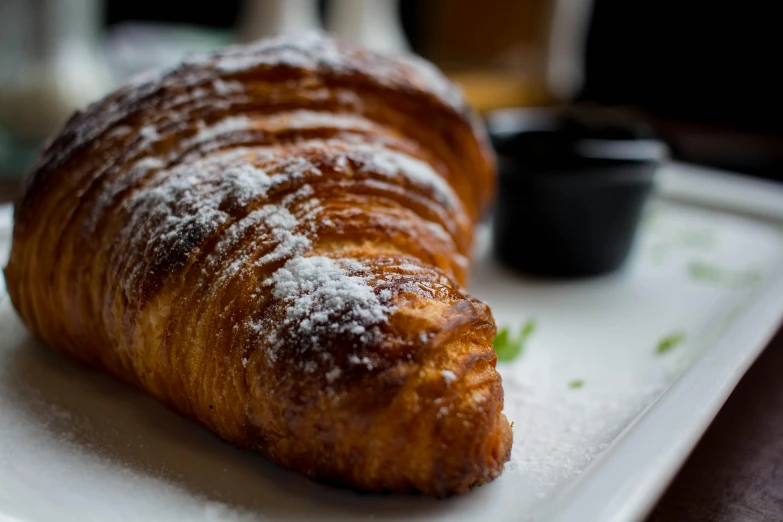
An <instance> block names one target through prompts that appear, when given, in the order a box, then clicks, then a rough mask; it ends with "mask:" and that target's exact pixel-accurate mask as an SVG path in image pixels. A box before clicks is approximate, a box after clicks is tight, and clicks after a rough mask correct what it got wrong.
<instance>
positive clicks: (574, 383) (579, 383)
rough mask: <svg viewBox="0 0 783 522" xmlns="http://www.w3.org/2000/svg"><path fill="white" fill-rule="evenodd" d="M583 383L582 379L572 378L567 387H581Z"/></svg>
mask: <svg viewBox="0 0 783 522" xmlns="http://www.w3.org/2000/svg"><path fill="white" fill-rule="evenodd" d="M584 385H585V381H583V380H582V379H574V380H573V381H571V382H569V383H568V387H569V388H573V389H577V388H581V387H582V386H584Z"/></svg>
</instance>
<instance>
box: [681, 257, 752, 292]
mask: <svg viewBox="0 0 783 522" xmlns="http://www.w3.org/2000/svg"><path fill="white" fill-rule="evenodd" d="M688 275H690V276H691V279H693V280H694V281H698V282H701V283H708V284H713V285H719V286H728V287H734V288H736V287H742V286H749V285H752V284H755V283H758V282H759V281H761V279H762V273H761V271H760V270H758V269H755V268H749V269H747V270H728V269H726V268H722V267H720V266H717V265H714V264H712V263H707V262H706V261H692V262H691V263H690V264H689V265H688Z"/></svg>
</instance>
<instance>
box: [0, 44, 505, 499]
mask: <svg viewBox="0 0 783 522" xmlns="http://www.w3.org/2000/svg"><path fill="white" fill-rule="evenodd" d="M493 182H494V165H493V158H492V155H491V153H490V151H489V149H488V146H487V143H486V139H485V137H484V135H483V134H482V130H481V128H480V126H478V125H477V124H476V123H475V119H474V117H473V115H472V114H471V113H470V112H469V111H468V110H467V109H466V108H465V107H464V105H463V103H462V100H461V98H460V96H459V94H458V93H457V92H456V91H455V90H454V88H453V87H452V86H451V85H450V84H449V83H448V82H447V81H446V80H445V79H444V78H443V77H442V76H441V75H440V73H438V72H437V71H436V70H435V69H434V68H433V67H432V66H431V65H429V64H427V63H425V62H423V61H421V60H419V59H416V58H412V57H410V58H389V57H385V56H381V55H376V54H372V53H369V52H366V51H362V50H359V49H357V48H354V47H351V46H348V45H344V44H341V43H337V42H335V41H333V40H331V39H329V38H326V37H322V36H310V37H305V38H298V39H284V38H283V39H275V40H267V41H262V42H259V43H257V44H253V45H250V46H246V47H235V48H229V49H227V50H225V51H221V52H219V53H215V54H210V55H200V56H193V57H191V58H189V59H187V60H186V61H185V62H184V63H183V64H181V65H180V66H178V67H176V68H174V69H171V70H169V71H164V72H162V73H157V74H152V75H145V76H143V77H139V78H136V79H134V80H133V81H132V82H130V83H128V84H126V85H124V86H123V87H121V88H119V89H118V90H116V91H115V92H113V93H111V94H110V95H108V96H107V97H106V98H104V99H103V100H101V101H99V102H96V103H95V104H93V105H91V106H90V107H88V108H87V109H86V110H84V111H81V112H79V113H77V114H76V115H75V116H74V117H73V118H72V119H71V120H70V121H69V122H68V124H67V125H66V126H65V128H64V129H63V130H62V131H61V133H60V134H59V135H58V136H57V137H56V138H55V139H54V140H53V141H52V142H51V143H50V144H49V145H48V146H47V148H46V149H45V150H44V151H43V153H42V155H41V157H40V159H39V161H38V163H37V165H36V166H35V168H34V169H33V171H32V172H31V174H30V176H29V177H28V179H27V183H26V187H25V192H24V195H23V197H22V198H21V199H20V201H19V202H18V204H17V207H16V214H15V224H14V237H13V247H12V252H11V258H10V261H9V264H8V266H7V267H6V269H5V274H6V279H7V287H8V291H9V293H10V295H11V298H12V300H13V303H14V305H15V307H16V309H17V310H18V312H19V314H20V315H21V316H22V318H23V319H24V321H25V322H26V324H27V325H28V327H29V328H30V329H31V330H32V331H33V332H34V333H35V334H36V335H37V336H39V337H40V338H41V339H42V340H44V341H45V342H46V343H47V344H49V345H50V346H52V347H53V348H55V349H57V350H58V351H60V352H62V353H65V354H67V355H68V356H70V357H73V358H75V359H77V360H79V361H81V362H83V363H85V364H88V365H91V366H94V367H96V368H100V369H102V370H104V371H106V372H108V373H110V374H112V375H114V376H116V377H118V378H120V379H123V380H125V381H127V382H130V383H133V384H134V385H136V386H138V387H139V388H140V389H142V390H144V391H146V392H147V393H150V394H152V395H154V396H155V397H157V398H158V399H159V400H161V401H162V402H164V403H165V404H167V405H168V406H169V407H171V408H172V409H174V410H176V411H178V412H180V413H182V414H184V415H187V416H188V417H190V418H192V419H195V420H197V421H198V422H200V423H201V424H203V425H205V426H206V427H208V428H209V429H211V430H213V431H215V432H216V433H217V434H218V435H220V436H221V437H223V438H224V439H226V440H227V441H229V442H232V443H234V444H236V445H238V446H242V447H247V448H252V449H255V450H257V451H259V452H261V453H262V454H263V455H265V456H266V457H267V458H268V459H270V460H272V461H274V462H276V463H279V464H281V465H283V466H287V467H289V468H291V469H294V470H296V471H298V472H300V473H303V474H305V475H307V476H308V477H311V478H313V479H315V480H319V481H324V482H329V483H339V484H344V485H347V486H350V487H353V488H357V489H361V490H368V491H395V492H415V491H419V492H424V493H427V494H432V495H437V496H445V495H451V494H456V493H464V492H466V491H468V490H469V489H471V488H472V487H474V486H476V485H479V484H482V483H485V482H488V481H490V480H492V479H493V478H495V477H496V476H498V475H499V474H500V473H501V471H502V469H503V464H504V463H505V462H506V461H507V460H508V457H509V452H510V449H511V430H510V427H509V424H508V421H507V420H506V418H505V417H504V416H503V415H502V413H501V410H502V408H503V389H502V386H501V380H500V376H499V375H498V373H497V372H496V370H495V362H496V357H495V353H494V351H493V349H492V339H493V337H494V335H495V324H494V321H493V319H492V316H491V313H490V310H489V308H488V307H487V306H486V305H485V304H484V303H482V302H480V301H477V300H476V299H473V298H472V297H470V296H469V295H467V294H466V293H465V291H464V290H463V286H462V285H463V284H464V283H465V279H466V274H467V268H468V266H467V261H466V260H467V257H466V256H468V254H469V252H470V246H471V235H472V227H473V224H474V222H475V221H476V220H477V219H478V217H479V216H480V214H481V212H482V211H483V210H484V208H485V206H486V204H487V202H488V200H489V199H490V197H491V192H492V187H493Z"/></svg>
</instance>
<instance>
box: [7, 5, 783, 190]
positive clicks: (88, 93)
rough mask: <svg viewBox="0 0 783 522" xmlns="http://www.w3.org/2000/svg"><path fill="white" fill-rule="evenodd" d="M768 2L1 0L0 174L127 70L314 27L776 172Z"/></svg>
mask: <svg viewBox="0 0 783 522" xmlns="http://www.w3.org/2000/svg"><path fill="white" fill-rule="evenodd" d="M774 12H776V9H775V2H762V1H760V0H759V1H755V0H745V1H744V2H742V3H739V4H737V3H726V4H721V3H716V2H708V1H696V0H694V1H689V2H681V1H675V0H635V1H633V2H628V1H623V0H516V1H503V0H484V1H482V2H476V1H475V0H426V1H417V0H399V1H395V0H321V1H317V0H224V1H221V2H160V1H155V0H136V1H133V2H130V1H122V0H0V183H5V184H6V185H7V184H9V183H14V180H16V179H18V178H19V176H21V174H22V173H23V172H24V171H25V169H26V168H27V167H28V165H29V164H30V162H31V160H32V158H33V157H34V155H35V153H36V152H37V150H38V149H39V147H40V145H41V143H42V142H43V140H44V139H45V138H46V137H47V136H49V135H50V134H51V133H53V132H54V131H56V130H57V128H58V127H59V125H61V124H62V123H63V122H64V120H65V119H67V117H68V115H70V114H71V113H72V111H73V110H74V109H76V108H78V107H81V106H83V105H85V104H86V103H89V102H90V101H92V100H94V99H96V98H98V97H100V96H101V95H102V94H104V93H105V92H107V91H108V90H109V89H111V88H112V86H114V85H116V84H117V83H118V82H120V81H122V80H123V79H124V78H126V77H128V76H130V75H132V74H134V73H136V72H139V71H141V70H143V69H147V68H149V67H154V66H161V65H169V64H172V63H174V62H176V61H177V60H178V59H180V58H181V57H182V56H183V55H184V54H185V53H187V52H192V51H202V50H208V49H214V48H219V47H222V46H225V45H228V44H231V43H236V42H241V41H248V40H252V39H255V38H259V37H263V36H267V35H271V34H275V33H281V32H282V33H285V32H297V31H307V30H312V29H317V28H325V29H327V30H329V31H332V32H335V33H337V34H338V35H340V36H341V37H343V38H346V39H349V40H354V41H357V42H359V43H361V44H363V45H366V46H368V47H371V48H374V49H379V50H384V51H392V52H398V51H413V52H416V53H419V54H421V55H423V56H424V57H426V58H429V59H431V60H433V61H434V62H436V63H437V64H438V65H439V66H441V67H442V68H443V69H444V70H445V71H446V72H447V74H448V75H449V76H450V77H452V78H453V79H454V80H455V81H457V82H458V83H460V84H461V86H462V87H463V89H464V91H465V93H466V96H467V98H468V100H469V101H470V103H471V104H472V105H473V106H474V107H476V108H477V109H478V110H479V111H482V112H486V111H488V110H491V109H497V108H501V107H512V106H523V107H531V106H549V105H558V106H559V105H568V104H577V105H584V104H587V105H591V106H592V105H603V106H611V107H619V108H622V109H623V110H624V111H626V112H627V113H629V114H633V115H634V116H635V117H638V118H640V119H643V120H645V121H646V122H648V123H650V124H651V125H652V126H653V128H654V129H655V130H656V132H657V133H658V134H659V135H660V136H661V137H662V138H663V139H664V140H665V141H666V142H667V143H668V144H669V146H670V148H671V151H672V154H673V156H674V157H675V158H676V159H680V160H683V161H689V162H694V163H700V164H705V165H709V166H714V167H719V168H725V169H729V170H733V171H737V172H741V173H745V174H748V175H754V176H761V177H766V178H771V179H777V180H781V179H783V168H781V167H783V125H781V116H783V114H781V113H782V112H783V103H781V99H780V98H781V93H783V80H781V79H780V78H781V76H780V75H779V74H778V71H777V69H779V67H780V59H779V55H780V51H781V49H783V45H782V44H783V41H782V40H783V37H782V36H781V32H780V31H779V30H777V27H775V26H774V25H776V24H777V18H776V17H775V16H774V14H773V13H774Z"/></svg>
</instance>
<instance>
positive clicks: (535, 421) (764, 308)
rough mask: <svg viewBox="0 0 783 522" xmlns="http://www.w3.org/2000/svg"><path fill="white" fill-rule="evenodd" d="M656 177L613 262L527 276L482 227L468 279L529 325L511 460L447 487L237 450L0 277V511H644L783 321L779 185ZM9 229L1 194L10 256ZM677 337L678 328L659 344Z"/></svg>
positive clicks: (420, 516)
mask: <svg viewBox="0 0 783 522" xmlns="http://www.w3.org/2000/svg"><path fill="white" fill-rule="evenodd" d="M660 185H661V187H660V194H662V195H663V197H658V198H656V200H654V201H653V202H652V204H651V205H650V208H649V209H648V213H647V215H646V218H645V221H644V224H643V227H642V230H641V234H640V237H639V240H638V242H637V245H636V248H635V251H634V253H633V255H632V257H631V259H630V261H629V263H628V264H627V266H626V268H625V269H624V270H623V271H621V272H619V273H616V274H613V275H610V276H606V277H601V278H594V279H589V280H581V281H573V282H562V281H560V282H558V281H548V280H535V279H530V278H525V277H522V276H520V275H518V274H515V273H513V272H512V271H510V270H508V269H506V268H504V267H502V266H500V265H499V264H498V263H497V262H496V261H495V260H494V259H493V258H492V256H491V245H489V240H488V234H487V230H486V229H483V230H482V231H481V232H480V234H479V238H478V241H477V243H478V244H477V249H478V250H477V254H476V263H475V267H474V272H473V278H472V281H471V291H472V293H473V294H474V295H475V296H476V297H479V298H481V299H484V300H486V301H487V302H488V303H489V304H490V305H491V306H492V310H493V312H494V315H495V318H496V320H497V322H498V324H499V326H501V327H503V326H508V327H510V328H511V329H512V330H517V329H519V328H521V326H522V325H523V324H524V323H525V322H526V321H527V320H529V319H531V318H534V319H535V323H536V329H535V331H534V333H533V334H532V335H531V336H530V338H529V340H528V342H527V343H526V346H525V349H524V353H523V354H522V356H521V357H519V358H518V359H517V360H515V361H514V362H512V363H501V364H499V369H500V372H501V373H502V375H503V379H504V388H505V393H506V407H505V411H506V414H507V415H508V417H509V419H510V420H511V421H513V422H514V448H513V452H512V457H511V461H510V462H509V463H508V465H507V467H506V471H505V473H504V474H503V475H502V476H501V477H500V478H499V479H498V480H496V481H495V482H493V483H492V484H490V485H487V486H484V487H481V488H478V489H477V490H476V491H474V492H472V493H470V494H468V495H465V496H462V497H459V498H451V499H446V500H434V499H430V498H424V497H397V496H378V495H359V494H356V493H354V492H351V491H346V490H338V489H333V488H330V487H326V486H321V485H318V484H314V483H311V482H309V481H307V480H306V479H304V478H301V477H299V476H298V475H296V474H294V473H291V472H289V471H286V470H283V469H280V468H278V467H276V466H273V465H271V464H269V463H267V462H265V461H264V460H263V459H262V458H261V457H259V456H258V455H255V454H253V453H251V452H248V451H243V450H239V449H235V448H233V447H232V446H230V445H228V444H226V443H224V442H222V441H221V440H219V439H218V438H217V437H216V436H214V435H212V434H211V433H209V432H207V431H206V430H204V429H202V428H200V427H199V426H197V425H196V424H194V423H192V422H191V421H188V420H186V419H184V418H182V417H180V416H178V415H176V414H174V413H172V412H170V411H168V410H166V409H165V408H164V407H162V406H160V405H159V404H157V403H156V402H155V401H154V400H152V399H150V398H148V397H146V396H145V395H144V394H142V393H140V392H138V391H136V390H134V389H132V388H130V387H128V386H125V385H123V384H121V383H118V382H116V381H114V380H112V379H110V378H108V377H105V376H103V375H101V374H98V373H96V372H93V371H91V370H89V369H86V368H82V367H80V366H78V365H76V364H73V363H71V362H70V361H67V360H65V359H64V358H62V357H60V356H58V355H56V354H54V353H52V352H51V351H49V350H48V349H46V348H45V347H43V346H41V344H40V343H38V342H37V341H35V340H33V339H32V338H31V337H30V336H29V334H28V333H27V332H26V331H25V329H24V327H23V325H22V324H21V322H20V321H19V319H18V318H17V316H16V315H15V313H14V312H13V309H12V307H11V305H10V303H9V300H8V296H7V294H6V293H5V289H4V283H3V281H2V279H0V521H4V520H19V521H25V522H27V521H30V522H37V521H53V520H57V521H80V522H81V521H91V520H96V521H98V520H259V519H260V520H339V521H347V520H371V519H374V518H375V519H384V520H398V519H399V520H403V519H404V520H446V519H448V520H466V521H468V520H470V521H472V520H479V519H481V520H493V521H496V522H500V521H503V520H557V521H585V520H601V521H626V520H635V519H638V518H639V517H642V516H643V515H644V514H645V513H646V512H647V510H648V509H649V508H650V507H651V506H652V504H653V503H654V502H655V500H656V499H657V498H658V496H659V494H660V493H661V491H662V490H663V488H664V487H665V485H666V484H667V483H668V481H669V480H670V479H671V477H672V476H673V474H674V473H675V471H676V470H677V468H678V466H679V465H680V464H681V463H682V462H683V460H684V459H685V457H686V456H687V454H688V452H689V451H690V449H691V448H692V447H693V445H694V444H695V443H696V441H697V440H698V437H699V436H700V435H701V434H702V433H703V431H704V430H705V429H706V427H707V425H708V424H709V422H710V420H711V419H712V418H713V417H714V415H715V414H716V412H717V411H718V409H719V408H720V406H721V404H722V403H723V401H724V400H725V399H726V397H727V396H728V394H729V393H730V392H731V390H732V389H733V387H734V386H735V385H736V383H737V382H738V380H739V378H740V377H741V376H742V374H743V373H744V372H745V370H746V369H747V368H748V366H749V365H750V364H751V362H752V361H753V360H754V359H755V357H756V356H757V355H758V353H759V352H760V351H761V350H762V349H763V347H764V345H765V343H766V342H767V340H768V338H769V337H770V336H771V335H772V333H774V331H775V329H776V327H777V325H778V324H779V321H780V318H781V315H783V263H782V262H783V214H781V212H783V189H781V188H780V187H777V186H774V185H771V184H765V183H761V182H755V181H749V180H742V179H739V178H735V177H732V176H728V175H722V174H720V173H710V174H709V175H708V174H705V172H704V171H702V170H700V169H694V168H692V167H686V166H682V165H675V166H672V167H669V168H667V169H665V170H664V171H663V172H662V173H661V184H660ZM673 199H678V200H680V201H679V202H673V201H672V200H673ZM697 200H699V203H695V201H697ZM708 207H712V208H711V209H710V208H708ZM10 224H11V219H10V209H9V208H8V207H6V208H5V209H3V210H1V211H0V254H2V259H5V255H6V253H7V249H8V246H9V242H10ZM531 226H532V225H531ZM520 241H524V231H520ZM671 334H676V335H679V336H681V337H682V342H681V343H679V344H677V345H676V346H674V347H673V348H672V349H671V350H669V351H668V352H666V353H662V354H661V353H657V350H656V347H657V346H658V344H659V342H660V340H661V339H663V338H664V337H666V336H669V335H671ZM576 381H579V383H580V384H581V386H580V387H576V386H577V385H576V384H574V383H575V382H576Z"/></svg>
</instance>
